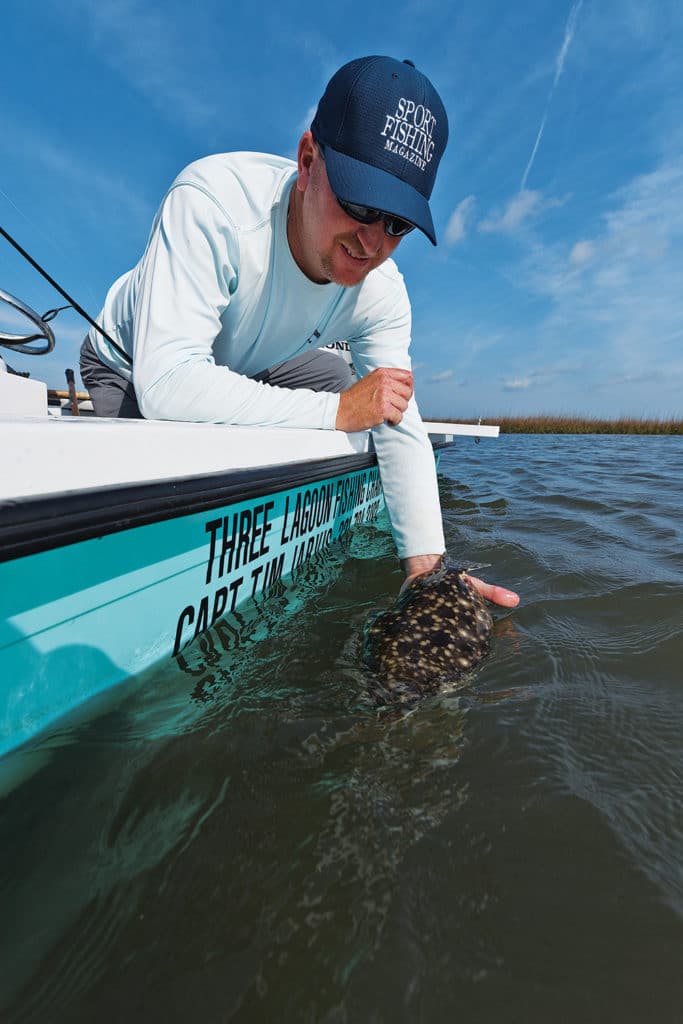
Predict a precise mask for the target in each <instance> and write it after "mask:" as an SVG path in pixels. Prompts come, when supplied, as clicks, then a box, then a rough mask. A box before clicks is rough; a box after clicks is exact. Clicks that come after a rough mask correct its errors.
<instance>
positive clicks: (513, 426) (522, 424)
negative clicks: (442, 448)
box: [443, 414, 683, 434]
mask: <svg viewBox="0 0 683 1024" xmlns="http://www.w3.org/2000/svg"><path fill="white" fill-rule="evenodd" d="M443 422H446V423H456V422H460V423H478V422H479V421H478V420H476V419H475V420H472V419H470V420H459V421H458V420H456V419H453V418H448V419H446V420H445V421H443ZM481 422H482V423H493V424H497V425H498V426H499V427H500V432H501V434H683V419H675V418H674V417H673V416H672V417H670V418H669V419H645V418H637V417H627V416H624V417H620V418H619V419H614V420H601V419H591V418H590V417H587V418H586V417H582V416H549V415H545V414H542V415H539V416H490V417H486V419H483V420H482V421H481Z"/></svg>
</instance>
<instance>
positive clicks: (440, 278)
mask: <svg viewBox="0 0 683 1024" xmlns="http://www.w3.org/2000/svg"><path fill="white" fill-rule="evenodd" d="M375 53H377V54H388V55H390V56H394V57H398V58H400V59H404V58H410V59H411V60H413V61H414V62H415V64H416V65H417V67H418V68H419V69H420V70H422V71H423V72H424V73H425V74H427V75H428V77H429V78H430V79H431V80H432V82H433V83H434V85H435V86H436V88H437V90H438V91H439V93H440V95H441V97H442V99H443V102H444V105H445V107H446V110H447V112H448V117H449V126H450V136H449V144H448V148H447V150H446V153H445V155H444V157H443V160H442V162H441V166H440V170H439V174H438V178H437V182H436V186H435V189H434V193H433V195H432V202H431V206H432V212H433V216H434V222H435V226H436V230H437V235H438V239H439V245H438V247H437V248H434V247H433V246H431V244H430V243H429V242H428V241H427V239H426V238H425V237H424V236H423V235H422V234H421V233H420V232H417V231H416V232H414V233H413V234H411V235H410V236H409V237H407V238H406V239H404V240H403V241H402V242H401V244H400V246H399V247H398V249H397V251H396V253H395V259H396V262H397V264H398V266H399V268H400V270H401V272H402V273H403V275H404V278H405V281H406V284H407V287H408V291H409V294H410V297H411V302H412V309H413V339H412V346H411V351H412V359H413V365H414V370H415V389H416V394H417V398H418V402H419V405H420V408H421V410H422V413H423V415H424V416H426V417H431V418H439V417H446V416H447V417H452V418H455V419H459V418H463V419H464V418H471V417H479V416H480V417H482V418H483V419H485V420H488V421H489V422H491V421H492V420H493V419H494V418H495V416H496V415H498V416H500V415H534V414H551V413H552V414H562V415H581V416H606V417H613V416H621V415H624V416H655V417H663V418H667V417H670V416H681V415H683V59H682V54H683V4H681V3H680V0H574V2H569V0H552V2H550V0H518V2H517V3H515V4H507V3H502V2H501V0H462V2H460V3H450V4H444V3H443V2H439V3H437V2H435V0H409V2H406V3H403V2H400V0H399V2H397V3H394V4H392V6H391V7H390V8H389V7H384V6H380V5H370V4H367V3H362V4H361V3H358V2H357V0H350V2H346V3H340V4H336V5H326V6H325V9H323V5H317V8H316V6H315V5H310V7H305V8H298V7H296V6H294V7H291V8H290V7H287V6H285V5H283V4H281V3H274V2H272V0H261V2H260V3H259V4H244V5H242V4H226V3H225V2H222V0H221V2H219V0H194V2H193V3H191V4H187V3H185V2H180V0H164V2H163V3H162V2H156V3H155V2H152V0H59V2H56V0H4V3H3V13H2V26H1V31H0V66H1V67H2V76H1V80H0V99H1V102H0V153H1V154H2V156H1V159H0V225H1V226H2V227H4V229H5V230H6V231H8V232H9V233H10V234H11V235H13V236H14V237H15V238H16V239H17V241H18V242H19V243H20V244H21V245H22V246H23V247H24V248H25V249H27V250H28V251H29V252H30V253H31V255H32V256H33V257H34V259H36V260H37V261H38V262H39V263H40V264H42V265H43V266H44V267H45V269H46V270H47V271H48V272H49V273H50V274H51V275H52V277H54V278H55V279H56V280H57V281H58V282H59V283H60V284H61V286H62V287H63V288H65V289H66V291H67V292H69V293H70V294H71V295H72V296H73V297H74V298H75V299H76V301H77V302H78V303H80V305H81V306H83V307H84V308H85V309H86V310H87V311H88V312H89V313H90V315H92V316H96V315H97V314H98V313H99V310H100V308H101V305H102V302H103V299H104V296H105V294H106V292H107V289H108V288H109V286H110V284H111V283H112V282H113V281H114V280H115V279H116V278H117V277H118V276H119V275H120V274H122V273H123V272H125V271H126V270H128V269H130V268H131V267H132V266H133V265H134V264H135V263H136V262H137V260H138V259H139V257H140V256H141V254H142V251H143V249H144V246H145V242H146V238H147V234H148V232H149V228H150V226H151V223H152V219H153V217H154V213H155V211H156V208H157V206H158V204H159V203H160V201H161V199H162V197H163V195H164V192H165V191H166V189H167V188H168V186H169V185H170V183H171V182H172V181H173V179H174V178H175V177H176V175H177V174H178V172H179V171H180V170H181V169H182V168H183V167H184V166H185V165H186V164H188V163H189V162H191V161H192V160H195V159H198V158H199V157H202V156H205V155H207V154H209V153H214V152H227V151H230V150H257V151H262V152H271V153H278V154H280V155H284V156H288V157H292V158H294V157H295V155H296V146H297V142H298V139H299V136H300V134H301V132H302V131H303V130H304V129H305V128H307V127H308V126H309V124H310V120H311V119H312V116H313V113H314V111H315V106H316V103H317V100H318V98H319V96H320V94H321V93H322V91H323V90H324V87H325V84H326V82H327V80H328V79H329V77H330V76H331V75H332V74H333V73H334V71H335V70H336V69H337V68H338V67H340V66H341V65H342V64H343V63H345V62H346V61H347V60H351V59H352V58H354V57H358V56H363V55H367V54H375ZM0 289H2V290H4V291H6V292H9V293H11V294H12V295H14V296H16V297H17V298H19V299H20V300H22V301H23V302H24V303H26V304H27V305H29V306H31V307H33V308H34V309H36V310H37V311H38V312H39V313H41V314H42V313H44V312H45V311H46V310H48V309H51V308H54V307H55V306H57V305H62V304H63V303H64V300H62V299H61V297H60V296H59V295H58V294H57V293H56V292H55V291H54V290H53V289H52V288H51V287H50V286H49V285H48V284H47V283H46V282H44V281H43V279H42V278H40V277H39V275H38V274H37V273H36V271H35V270H33V269H31V267H30V266H29V265H28V264H26V263H25V262H24V261H23V260H22V258H21V257H20V256H19V255H18V254H17V253H16V252H15V251H14V250H13V249H12V248H11V247H10V246H9V244H8V243H7V242H6V241H5V240H4V239H3V238H2V237H0ZM2 308H3V304H0V309H2ZM0 316H1V319H0V329H4V330H12V329H19V328H18V326H17V324H16V317H17V314H15V313H13V312H12V311H11V310H9V309H7V307H4V311H3V312H2V313H1V314H0ZM53 328H54V331H55V335H56V347H55V351H54V352H53V353H52V354H51V355H49V356H44V357H32V356H26V355H18V354H15V353H10V352H9V351H8V350H7V349H0V353H1V354H3V355H4V356H5V358H6V360H7V362H9V363H10V365H12V366H13V367H14V368H15V369H17V370H22V371H27V370H28V371H30V373H31V375H32V376H34V377H38V378H40V379H43V380H46V381H47V383H48V385H49V386H51V387H63V386H64V369H65V368H66V367H73V368H75V369H76V368H77V367H78V348H79V346H80V342H81V340H82V338H83V336H84V334H85V331H86V329H87V325H85V324H84V323H83V321H82V320H81V319H80V318H79V317H78V316H77V315H76V314H75V313H73V312H72V311H69V310H67V311H66V312H63V313H60V314H59V316H58V318H57V319H56V320H55V321H54V322H53Z"/></svg>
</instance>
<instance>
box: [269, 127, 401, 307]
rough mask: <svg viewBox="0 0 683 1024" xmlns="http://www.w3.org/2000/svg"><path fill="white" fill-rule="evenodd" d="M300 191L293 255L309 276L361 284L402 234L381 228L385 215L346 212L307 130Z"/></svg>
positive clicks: (301, 146)
mask: <svg viewBox="0 0 683 1024" xmlns="http://www.w3.org/2000/svg"><path fill="white" fill-rule="evenodd" d="M296 190H297V193H299V194H298V195H297V196H295V197H294V198H295V200H296V202H295V203H294V204H293V205H294V209H293V211H292V215H293V216H294V217H295V218H296V221H295V223H294V224H293V225H292V227H291V229H290V232H289V241H290V247H291V249H292V255H293V256H294V259H295V260H296V262H297V263H298V264H299V266H300V267H301V269H302V270H303V272H304V273H305V274H306V275H307V277H310V278H311V280H313V281H319V282H327V281H333V282H334V283H335V284H339V285H343V286H344V287H346V288H349V287H353V285H356V284H360V282H361V281H362V280H363V278H364V277H366V276H367V275H368V274H369V273H370V271H371V270H374V269H375V267H379V266H380V264H381V263H384V261H385V260H386V259H387V258H388V257H389V256H391V254H392V253H393V252H394V250H395V249H396V247H397V245H398V243H399V242H400V241H401V239H400V238H391V237H390V236H389V235H387V234H386V232H385V231H384V221H383V220H379V221H377V222H376V223H375V224H360V223H359V222H358V221H356V220H354V219H353V217H349V215H348V214H347V213H344V211H343V210H342V208H341V206H340V205H339V203H338V202H337V200H336V197H335V195H334V192H333V191H332V189H331V188H330V183H329V181H328V178H327V171H326V169H325V161H324V159H323V157H322V155H321V154H320V152H319V150H318V147H317V146H316V145H315V142H314V141H313V137H312V136H311V133H310V132H305V133H304V135H303V137H302V139H301V142H300V143H299V178H298V180H297V183H296Z"/></svg>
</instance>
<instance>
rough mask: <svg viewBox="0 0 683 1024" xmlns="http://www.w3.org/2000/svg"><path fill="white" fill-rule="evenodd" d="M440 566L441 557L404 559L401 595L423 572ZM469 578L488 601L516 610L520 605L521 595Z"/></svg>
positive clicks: (429, 556)
mask: <svg viewBox="0 0 683 1024" xmlns="http://www.w3.org/2000/svg"><path fill="white" fill-rule="evenodd" d="M440 564H441V555H414V556H412V557H411V558H404V559H403V570H404V572H405V574H406V578H405V579H404V581H403V584H402V586H401V589H400V591H399V593H402V592H403V591H404V590H405V589H406V587H408V586H410V584H411V583H412V581H413V580H414V579H415V577H416V576H420V575H422V573H423V572H430V571H431V570H432V569H438V567H439V565H440ZM467 578H468V579H469V581H470V583H471V584H472V586H473V587H474V589H475V590H478V591H479V593H480V594H481V596H482V597H483V598H484V599H485V600H486V601H491V603H492V604H499V605H502V607H503V608H516V607H517V605H518V604H519V594H516V593H515V592H514V590H506V589H505V587H497V586H496V585H495V584H493V583H484V581H483V580H480V579H477V577H476V576H468V577H467Z"/></svg>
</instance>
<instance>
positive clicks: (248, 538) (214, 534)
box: [204, 501, 275, 583]
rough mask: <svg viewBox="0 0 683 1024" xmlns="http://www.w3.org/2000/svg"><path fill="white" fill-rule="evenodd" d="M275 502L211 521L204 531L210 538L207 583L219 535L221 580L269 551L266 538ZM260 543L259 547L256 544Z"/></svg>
mask: <svg viewBox="0 0 683 1024" xmlns="http://www.w3.org/2000/svg"><path fill="white" fill-rule="evenodd" d="M274 504H275V503H274V502H272V501H267V502H265V504H263V505H255V506H254V507H253V508H244V509H242V511H241V512H233V514H232V515H231V516H230V515H228V516H223V517H222V518H221V519H212V520H211V522H210V523H207V524H206V526H205V527H204V529H205V530H206V532H207V533H208V534H210V535H211V544H210V549H209V558H208V561H207V564H206V582H207V583H210V582H211V577H212V574H213V564H214V560H215V557H216V548H217V546H218V534H219V531H220V534H221V538H220V539H221V547H220V564H219V567H218V576H219V578H220V577H221V576H225V575H227V574H228V573H230V572H232V570H233V569H239V568H240V566H242V565H247V564H248V563H249V562H253V561H255V560H256V559H257V558H261V557H262V556H263V555H265V554H267V552H268V551H269V550H270V548H269V546H268V544H266V536H267V534H268V533H270V531H271V530H272V528H273V524H272V523H269V522H268V516H269V514H270V512H271V510H272V509H273V507H274ZM259 540H260V543H259V544H258V546H257V541H259Z"/></svg>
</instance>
